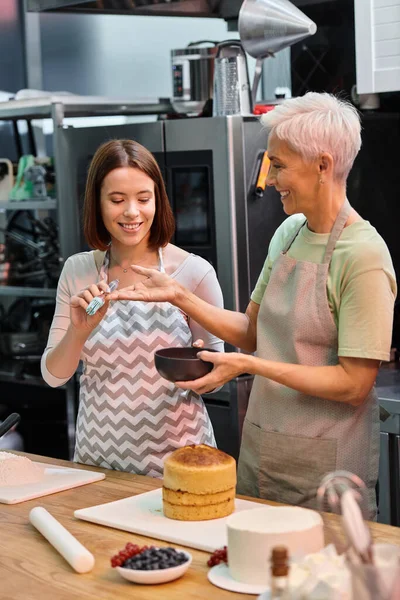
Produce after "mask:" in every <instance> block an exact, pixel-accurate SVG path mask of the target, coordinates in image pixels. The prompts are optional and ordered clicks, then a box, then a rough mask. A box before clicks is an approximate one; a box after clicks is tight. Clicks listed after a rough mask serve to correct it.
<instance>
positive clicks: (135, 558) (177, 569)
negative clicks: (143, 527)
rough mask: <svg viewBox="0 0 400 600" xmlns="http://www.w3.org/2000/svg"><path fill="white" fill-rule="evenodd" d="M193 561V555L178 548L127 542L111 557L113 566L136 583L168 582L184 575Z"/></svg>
mask: <svg viewBox="0 0 400 600" xmlns="http://www.w3.org/2000/svg"><path fill="white" fill-rule="evenodd" d="M191 562H192V555H191V554H189V552H186V551H185V550H177V549H176V548H170V547H166V548H158V547H156V546H138V545H137V544H127V545H126V546H125V548H124V549H123V550H121V551H120V552H118V554H116V555H115V556H113V557H112V558H111V566H112V567H113V568H115V569H117V571H118V573H119V574H120V575H121V576H122V577H124V578H125V579H127V580H128V581H133V582H134V583H144V584H155V583H167V582H168V581H173V580H174V579H178V577H182V575H183V574H184V573H185V571H187V569H188V568H189V566H190V564H191Z"/></svg>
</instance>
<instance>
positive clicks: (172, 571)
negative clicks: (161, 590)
mask: <svg viewBox="0 0 400 600" xmlns="http://www.w3.org/2000/svg"><path fill="white" fill-rule="evenodd" d="M179 552H182V553H183V554H185V555H186V556H187V561H186V562H184V563H183V564H181V565H178V566H177V567H170V568H169V569H156V570H154V571H142V570H139V569H125V568H124V567H115V568H116V569H117V571H118V573H119V574H120V575H122V577H124V578H125V579H127V580H128V581H132V582H133V583H142V584H145V585H154V584H156V583H167V582H168V581H174V579H178V578H179V577H182V575H183V574H184V573H185V572H186V571H187V570H188V568H189V567H190V565H191V563H192V555H191V554H190V553H189V552H186V551H185V550H179Z"/></svg>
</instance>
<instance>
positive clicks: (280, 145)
mask: <svg viewBox="0 0 400 600" xmlns="http://www.w3.org/2000/svg"><path fill="white" fill-rule="evenodd" d="M268 156H269V159H270V161H271V165H270V169H269V172H268V177H267V185H270V186H274V187H275V188H276V190H277V191H278V192H279V194H280V196H281V201H282V204H283V210H284V211H285V213H286V214H287V215H293V214H296V213H307V211H308V210H310V208H311V209H313V208H315V200H316V199H317V195H318V187H319V186H318V182H319V178H320V175H319V170H318V161H306V160H305V159H304V158H303V157H302V156H300V154H298V153H296V152H294V151H293V150H292V149H291V148H290V146H289V145H288V144H287V143H286V142H285V141H283V140H280V139H279V138H277V137H276V135H271V136H270V137H269V139H268Z"/></svg>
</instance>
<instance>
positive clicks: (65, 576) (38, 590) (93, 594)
mask: <svg viewBox="0 0 400 600" xmlns="http://www.w3.org/2000/svg"><path fill="white" fill-rule="evenodd" d="M28 456H29V457H30V458H32V459H34V460H37V461H41V462H47V463H52V464H56V465H62V466H68V467H73V468H85V469H89V470H94V471H102V472H104V473H106V479H105V480H103V481H99V482H96V483H91V484H89V485H84V486H82V487H78V488H74V489H71V490H66V491H64V492H59V493H57V494H53V495H50V496H44V497H42V498H37V499H36V500H31V501H29V502H23V503H21V504H12V505H7V504H0V590H1V591H0V598H1V600H11V599H12V600H31V599H32V600H50V599H51V600H67V599H68V600H70V599H76V600H78V599H79V600H85V599H90V600H92V599H93V600H95V599H96V600H97V599H107V600H111V599H112V598H118V600H125V599H126V600H128V599H129V600H132V598H135V599H146V600H150V599H151V600H153V599H154V598H163V599H166V600H199V599H204V600H209V599H210V598H216V597H218V599H219V600H229V599H230V600H233V599H234V598H236V599H240V600H241V599H243V600H245V599H249V600H250V599H251V598H253V599H254V598H255V596H250V595H247V594H240V595H238V594H236V593H232V592H227V591H225V590H222V589H219V588H216V587H214V586H213V585H211V583H209V582H208V580H207V571H208V567H207V564H206V563H207V560H208V557H209V554H208V553H206V552H202V551H200V550H194V549H190V552H191V554H192V555H193V563H192V565H191V567H190V568H189V570H188V571H187V572H186V574H185V575H184V576H183V577H182V578H181V579H177V580H176V581H173V582H171V583H166V584H161V585H157V586H146V585H136V584H133V583H129V582H127V581H125V580H124V579H122V578H121V577H120V575H119V574H118V572H117V571H116V570H115V569H112V568H111V566H110V558H111V556H112V555H113V554H115V553H116V552H117V551H119V550H121V549H122V548H123V546H125V544H126V543H127V542H133V543H138V544H150V545H151V544H154V540H153V539H151V538H146V537H144V536H140V535H136V534H133V533H129V532H124V531H119V530H116V529H111V528H109V527H102V526H100V525H95V524H93V523H88V522H85V521H80V520H78V519H75V518H74V516H73V513H74V511H75V510H77V509H79V508H86V507H89V506H94V505H96V504H103V503H105V502H112V501H114V500H120V499H122V498H127V497H129V496H134V495H135V494H140V493H143V492H147V491H150V490H152V489H155V488H158V487H160V486H161V481H160V480H157V479H152V478H150V477H141V476H138V475H131V474H129V473H121V472H118V471H109V470H107V469H97V468H94V467H87V466H85V467H82V466H81V465H75V464H73V463H69V462H67V461H63V460H57V459H49V458H45V457H38V456H32V455H28ZM251 500H254V499H253V498H251ZM259 502H261V503H264V504H268V503H267V502H263V501H259ZM269 504H274V503H269ZM34 506H43V507H45V508H46V509H47V510H48V511H49V512H50V513H51V514H52V515H53V516H54V517H55V518H56V519H58V520H59V521H60V523H62V524H63V525H64V526H65V527H66V528H67V529H68V530H69V531H70V532H71V533H72V534H73V535H75V536H76V537H77V538H78V539H79V541H80V542H82V544H83V545H84V546H86V547H87V548H88V550H89V551H90V552H92V553H93V554H94V556H95V559H96V564H95V567H94V569H93V570H92V571H91V572H90V573H86V574H81V575H80V574H78V573H75V571H74V570H73V569H72V568H71V567H70V565H69V564H68V563H67V562H66V561H65V560H64V559H63V558H62V557H61V556H60V555H59V554H58V552H57V551H56V550H55V549H54V548H53V547H52V546H51V545H50V544H49V543H48V542H47V540H45V538H43V537H42V536H41V534H40V533H39V532H38V531H36V529H35V528H34V527H33V526H32V525H31V524H30V523H29V520H28V515H29V512H30V510H31V509H32V508H33V507H34ZM326 522H327V523H328V524H329V526H328V528H327V529H326V543H329V542H331V541H332V539H331V535H330V530H331V529H333V530H335V531H337V532H340V524H339V521H338V518H337V517H336V516H335V515H327V516H326ZM371 531H372V534H373V537H374V539H375V540H376V541H380V542H388V543H395V544H400V529H398V528H397V527H389V526H388V525H381V524H378V523H371ZM160 545H161V546H162V545H168V544H167V543H166V542H161V543H160Z"/></svg>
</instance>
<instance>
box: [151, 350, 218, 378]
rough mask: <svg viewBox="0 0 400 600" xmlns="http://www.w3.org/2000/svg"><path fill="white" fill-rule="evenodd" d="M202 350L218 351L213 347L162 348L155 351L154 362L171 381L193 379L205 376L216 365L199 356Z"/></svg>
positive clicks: (160, 371) (161, 373)
mask: <svg viewBox="0 0 400 600" xmlns="http://www.w3.org/2000/svg"><path fill="white" fill-rule="evenodd" d="M202 350H207V351H208V352H216V350H213V349H211V348H193V347H189V348H162V350H157V352H155V353H154V364H155V365H156V369H157V371H158V372H159V373H160V375H161V376H162V377H164V378H165V379H168V380H169V381H173V382H175V381H192V380H193V379H199V377H204V375H207V373H209V372H210V371H212V369H213V367H214V365H213V363H210V362H205V361H204V360H201V359H200V358H197V353H198V352H201V351H202Z"/></svg>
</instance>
